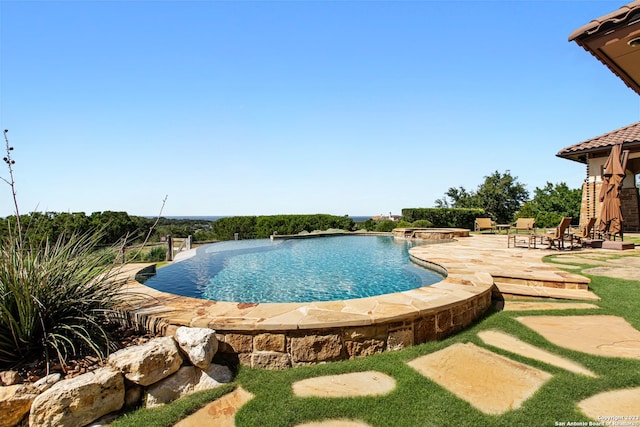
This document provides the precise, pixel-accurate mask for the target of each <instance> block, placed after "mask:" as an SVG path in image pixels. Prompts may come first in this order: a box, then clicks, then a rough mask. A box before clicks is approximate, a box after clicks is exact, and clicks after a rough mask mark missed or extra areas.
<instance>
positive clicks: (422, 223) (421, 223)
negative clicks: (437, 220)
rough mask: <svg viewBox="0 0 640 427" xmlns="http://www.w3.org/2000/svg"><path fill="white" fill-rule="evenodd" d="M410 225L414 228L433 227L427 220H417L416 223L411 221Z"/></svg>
mask: <svg viewBox="0 0 640 427" xmlns="http://www.w3.org/2000/svg"><path fill="white" fill-rule="evenodd" d="M412 225H413V226H414V227H420V228H431V227H433V224H432V223H431V221H429V220H428V219H419V220H417V221H413V224H412Z"/></svg>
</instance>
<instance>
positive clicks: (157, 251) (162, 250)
mask: <svg viewBox="0 0 640 427" xmlns="http://www.w3.org/2000/svg"><path fill="white" fill-rule="evenodd" d="M166 258H167V247H166V246H165V245H161V246H154V247H152V248H151V250H150V251H148V252H147V253H146V254H145V256H144V260H145V261H146V262H158V261H165V260H166Z"/></svg>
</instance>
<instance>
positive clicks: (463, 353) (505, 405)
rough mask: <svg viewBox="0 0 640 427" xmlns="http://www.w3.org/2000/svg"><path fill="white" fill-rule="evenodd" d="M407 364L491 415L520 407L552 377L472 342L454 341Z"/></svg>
mask: <svg viewBox="0 0 640 427" xmlns="http://www.w3.org/2000/svg"><path fill="white" fill-rule="evenodd" d="M408 364H409V366H411V367H412V368H414V369H416V370H417V371H418V372H420V373H421V374H422V375H424V376H426V377H428V378H429V379H431V380H432V381H434V382H436V383H438V384H439V385H440V386H442V387H444V388H445V389H447V390H448V391H450V392H451V393H454V394H455V395H456V396H458V397H459V398H461V399H464V400H466V401H467V402H469V403H470V404H471V405H473V406H474V407H476V408H478V409H479V410H480V411H482V412H485V413H487V414H493V415H498V414H502V413H504V412H507V411H510V410H512V409H517V408H520V407H521V406H522V404H523V403H524V401H525V400H527V399H528V398H529V397H531V396H532V395H533V394H534V393H535V392H536V391H537V390H538V389H539V388H540V387H541V386H542V385H543V384H544V383H545V382H547V381H548V380H549V379H551V375H550V374H548V373H547V372H544V371H541V370H539V369H536V368H533V367H531V366H527V365H525V364H522V363H519V362H516V361H514V360H511V359H509V358H507V357H504V356H501V355H499V354H495V353H493V352H491V351H489V350H486V349H484V348H481V347H478V346H476V345H474V344H472V343H467V344H460V343H458V344H453V345H451V346H449V347H447V348H445V349H443V350H440V351H437V352H435V353H431V354H428V355H426V356H422V357H419V358H417V359H414V360H412V361H410V362H408Z"/></svg>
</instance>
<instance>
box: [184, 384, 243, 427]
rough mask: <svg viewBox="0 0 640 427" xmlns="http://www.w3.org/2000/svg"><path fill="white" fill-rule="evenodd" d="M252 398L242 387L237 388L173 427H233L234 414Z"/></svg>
mask: <svg viewBox="0 0 640 427" xmlns="http://www.w3.org/2000/svg"><path fill="white" fill-rule="evenodd" d="M253 397H254V396H253V394H251V393H249V392H248V391H246V390H245V389H243V388H242V387H238V388H237V389H235V390H234V391H232V392H231V393H229V394H226V395H224V396H222V397H221V398H220V399H218V400H214V401H213V402H211V403H209V404H207V405H206V406H204V407H203V408H201V409H200V410H198V411H196V412H195V413H193V414H191V415H190V416H188V417H187V418H185V419H183V420H182V421H180V422H178V423H177V424H175V426H174V427H203V426H217V427H233V426H234V425H235V416H236V412H237V411H238V409H240V407H241V406H242V405H244V404H245V403H247V402H248V401H250V400H251V399H253Z"/></svg>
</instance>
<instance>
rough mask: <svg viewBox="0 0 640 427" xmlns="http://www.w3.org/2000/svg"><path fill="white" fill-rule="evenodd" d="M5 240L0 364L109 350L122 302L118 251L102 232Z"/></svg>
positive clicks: (0, 252)
mask: <svg viewBox="0 0 640 427" xmlns="http://www.w3.org/2000/svg"><path fill="white" fill-rule="evenodd" d="M22 236H23V235H22V234H18V233H15V232H14V233H9V234H8V235H6V236H3V237H2V238H1V241H0V367H10V366H13V365H15V364H16V363H17V362H20V361H22V362H27V361H32V360H45V361H46V362H47V366H49V364H50V363H51V361H52V359H57V360H58V361H59V362H60V363H62V364H63V365H64V364H65V361H66V360H67V358H69V357H77V356H82V355H95V356H98V357H100V358H102V357H104V356H106V355H107V354H108V352H109V346H110V339H109V333H108V325H109V323H110V320H111V319H112V318H114V316H113V315H114V314H115V313H117V311H116V310H117V308H118V307H120V306H121V305H122V304H123V303H124V300H123V296H122V295H121V293H120V292H119V289H120V287H119V286H117V285H116V284H114V281H113V278H114V275H115V274H116V273H117V269H115V268H114V265H113V264H112V260H113V259H114V255H113V251H112V250H109V249H106V250H105V249H101V250H96V244H97V242H98V240H99V239H100V237H101V235H100V233H99V232H93V233H88V234H82V235H71V236H59V237H58V238H57V239H56V240H55V241H53V242H52V241H49V240H42V241H36V242H34V241H30V240H29V239H26V238H23V237H22Z"/></svg>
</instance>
